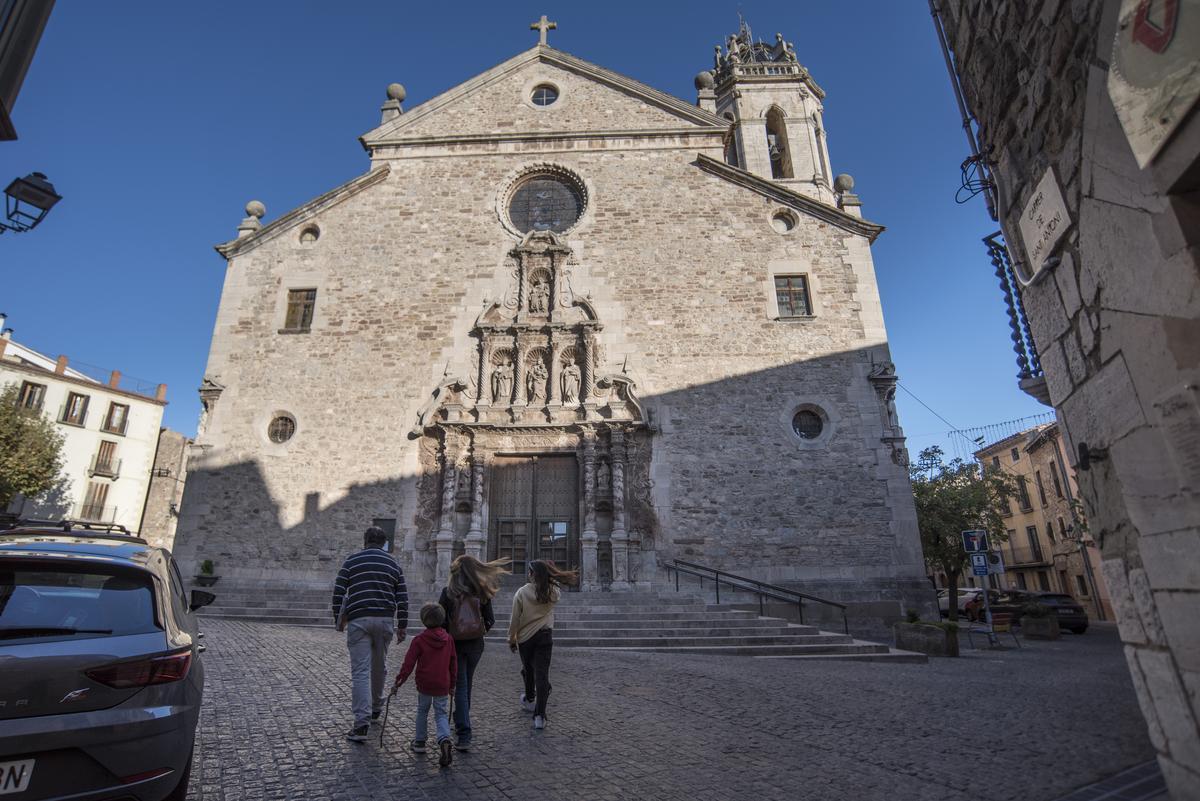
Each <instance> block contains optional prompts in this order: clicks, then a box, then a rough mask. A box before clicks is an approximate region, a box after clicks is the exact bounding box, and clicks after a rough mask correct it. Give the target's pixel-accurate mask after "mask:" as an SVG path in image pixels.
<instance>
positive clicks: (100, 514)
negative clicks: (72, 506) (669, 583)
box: [79, 481, 115, 523]
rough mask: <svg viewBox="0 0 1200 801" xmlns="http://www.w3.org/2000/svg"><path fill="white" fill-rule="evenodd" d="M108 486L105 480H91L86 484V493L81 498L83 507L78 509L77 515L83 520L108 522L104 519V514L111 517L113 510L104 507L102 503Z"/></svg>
mask: <svg viewBox="0 0 1200 801" xmlns="http://www.w3.org/2000/svg"><path fill="white" fill-rule="evenodd" d="M108 487H109V484H108V482H106V481H92V482H91V483H89V484H88V488H87V495H86V496H85V497H84V499H83V507H82V508H81V509H80V510H79V516H80V517H81V518H83V519H84V520H97V521H100V522H104V523H107V522H110V521H108V520H105V516H108V517H111V516H112V512H114V511H115V510H114V509H112V508H110V507H106V506H105V505H104V503H105V502H106V501H107V500H108Z"/></svg>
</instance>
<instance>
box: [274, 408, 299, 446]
mask: <svg viewBox="0 0 1200 801" xmlns="http://www.w3.org/2000/svg"><path fill="white" fill-rule="evenodd" d="M295 433H296V421H295V420H294V419H293V418H292V417H291V416H290V415H286V414H280V415H276V417H275V419H274V420H272V421H271V424H270V425H269V426H267V439H269V440H271V442H274V443H275V444H276V445H281V444H283V443H284V442H287V441H288V440H289V439H291V438H292V435H294V434H295Z"/></svg>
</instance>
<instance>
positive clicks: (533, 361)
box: [525, 348, 550, 405]
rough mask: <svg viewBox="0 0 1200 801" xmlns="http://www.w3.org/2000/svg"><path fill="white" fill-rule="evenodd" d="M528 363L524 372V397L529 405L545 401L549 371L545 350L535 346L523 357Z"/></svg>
mask: <svg viewBox="0 0 1200 801" xmlns="http://www.w3.org/2000/svg"><path fill="white" fill-rule="evenodd" d="M525 363H526V364H527V365H528V367H527V368H526V372H525V399H526V402H527V403H529V404H530V405H533V404H538V403H544V402H545V401H546V398H547V396H546V384H547V382H548V381H549V379H550V371H549V370H547V369H546V352H545V351H544V350H542V349H541V348H535V349H533V350H531V351H530V352H529V354H528V355H527V356H526V357H525Z"/></svg>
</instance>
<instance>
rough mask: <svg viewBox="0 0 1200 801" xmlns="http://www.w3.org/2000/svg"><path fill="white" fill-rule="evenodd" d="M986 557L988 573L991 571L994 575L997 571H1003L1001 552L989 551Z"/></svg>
mask: <svg viewBox="0 0 1200 801" xmlns="http://www.w3.org/2000/svg"><path fill="white" fill-rule="evenodd" d="M987 559H988V573H991V574H992V575H996V574H998V573H1003V572H1004V555H1003V554H1000V553H989V554H988V555H987Z"/></svg>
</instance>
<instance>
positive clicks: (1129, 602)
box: [1100, 559, 1147, 644]
mask: <svg viewBox="0 0 1200 801" xmlns="http://www.w3.org/2000/svg"><path fill="white" fill-rule="evenodd" d="M1100 572H1101V573H1103V574H1104V583H1105V584H1107V585H1108V593H1109V598H1110V599H1111V601H1112V605H1113V611H1114V612H1116V615H1117V626H1118V628H1119V629H1120V631H1121V639H1122V640H1123V641H1124V642H1127V643H1136V644H1144V643H1146V642H1147V638H1146V630H1145V628H1144V627H1143V626H1142V617H1141V615H1139V614H1138V611H1137V606H1136V605H1135V604H1134V600H1133V591H1132V590H1130V588H1129V575H1128V573H1127V572H1126V567H1125V560H1124V559H1105V560H1104V561H1102V562H1101V563H1100Z"/></svg>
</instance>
